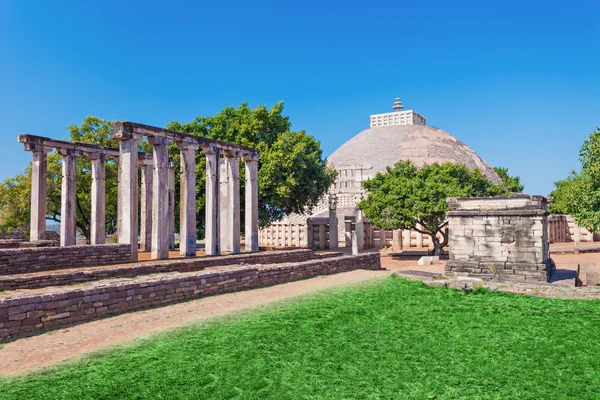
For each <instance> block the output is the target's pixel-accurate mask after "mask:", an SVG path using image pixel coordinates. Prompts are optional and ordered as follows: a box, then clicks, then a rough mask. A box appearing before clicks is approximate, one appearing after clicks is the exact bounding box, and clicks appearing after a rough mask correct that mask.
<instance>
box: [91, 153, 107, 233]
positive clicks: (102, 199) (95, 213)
mask: <svg viewBox="0 0 600 400" xmlns="http://www.w3.org/2000/svg"><path fill="white" fill-rule="evenodd" d="M87 158H88V159H89V160H90V161H91V163H92V206H91V216H90V244H104V243H106V186H105V181H104V179H105V175H106V160H105V158H104V154H100V153H88V154H87Z"/></svg>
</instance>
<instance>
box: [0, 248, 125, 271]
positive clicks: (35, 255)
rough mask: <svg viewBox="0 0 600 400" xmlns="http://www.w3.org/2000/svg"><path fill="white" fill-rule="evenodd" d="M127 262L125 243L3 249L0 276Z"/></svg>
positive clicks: (0, 258)
mask: <svg viewBox="0 0 600 400" xmlns="http://www.w3.org/2000/svg"><path fill="white" fill-rule="evenodd" d="M129 261H131V250H130V246H129V245H127V244H106V245H96V246H67V247H39V248H26V249H4V250H0V275H8V274H24V273H27V272H36V271H50V270H55V269H60V268H73V267H87V266H93V265H109V264H120V263H126V262H129Z"/></svg>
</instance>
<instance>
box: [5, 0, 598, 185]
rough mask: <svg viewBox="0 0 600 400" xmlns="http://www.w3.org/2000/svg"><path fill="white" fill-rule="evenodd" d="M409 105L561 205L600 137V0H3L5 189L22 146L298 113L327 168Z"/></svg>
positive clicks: (24, 156)
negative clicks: (94, 132)
mask: <svg viewBox="0 0 600 400" xmlns="http://www.w3.org/2000/svg"><path fill="white" fill-rule="evenodd" d="M396 96H400V97H401V98H402V100H403V101H404V103H405V105H406V106H407V108H412V109H414V110H416V111H417V112H419V113H421V114H423V115H424V116H425V117H426V118H427V121H428V124H429V125H434V126H437V127H439V128H442V129H444V130H446V131H448V132H450V133H452V134H453V135H455V136H456V137H457V138H459V139H460V140H462V141H463V142H465V143H467V144H468V145H469V146H471V147H472V148H473V149H474V150H475V151H476V152H478V153H479V154H480V155H481V156H482V157H483V158H484V159H485V160H487V161H488V163H490V164H491V165H492V166H506V167H508V168H509V169H510V171H511V172H512V173H514V174H518V175H520V176H521V178H522V180H523V182H524V183H525V189H526V191H527V192H529V193H534V194H547V193H548V192H549V191H550V190H552V188H553V182H554V181H555V180H558V179H562V178H564V177H565V176H566V175H567V174H568V172H569V171H570V170H571V169H574V168H578V166H579V161H578V149H579V147H580V145H581V143H582V142H583V141H584V140H585V139H586V138H587V135H588V134H589V133H590V132H591V131H592V130H594V129H595V127H596V125H600V1H598V0H590V1H577V0H575V1H571V2H557V1H527V0H520V1H512V0H509V1H479V0H477V1H469V2H462V1H413V2H411V1H391V2H373V1H369V2H367V1H359V2H353V1H343V2H342V1H340V2H327V1H301V2H285V1H273V2H262V1H254V2H249V1H244V2H230V1H212V2H205V1H200V2H197V1H196V2H192V1H190V2H178V1H163V2H151V1H144V2H141V1H70V2H67V1H22V0H0V126H1V128H2V129H1V131H0V135H1V138H2V145H1V146H0V158H1V159H2V160H3V162H2V163H1V164H0V165H1V168H0V178H2V179H3V178H6V177H8V176H11V175H14V174H16V173H17V172H19V171H21V170H22V169H23V168H24V167H25V166H26V164H27V162H28V161H29V160H30V158H29V157H30V156H29V154H28V153H25V152H24V151H23V148H22V146H21V145H20V144H18V143H17V142H16V136H17V134H19V133H31V134H37V135H44V136H51V137H54V138H66V137H67V135H68V132H67V126H68V125H69V124H71V123H79V122H81V121H82V120H83V118H84V117H85V116H86V115H96V116H99V117H102V118H106V119H128V120H130V121H136V122H142V123H147V124H152V125H158V126H164V125H166V124H167V123H168V122H170V121H172V120H180V121H188V120H190V119H192V118H193V117H195V116H197V115H211V114H214V113H216V112H218V111H219V110H221V109H222V108H223V107H224V106H226V105H239V104H240V103H241V102H243V101H248V102H249V104H250V105H252V106H256V105H259V104H267V105H272V104H274V103H275V102H276V101H277V100H285V102H286V113H287V114H288V115H289V116H290V118H291V121H292V123H293V128H294V129H298V130H299V129H305V130H307V131H308V132H309V133H311V134H313V135H314V136H315V137H317V138H318V139H319V140H320V141H321V143H322V145H323V148H324V152H325V155H329V154H331V152H333V151H334V150H335V149H336V148H337V147H338V146H340V145H341V144H342V143H344V142H345V141H346V140H348V139H350V138H351V137H352V136H354V135H355V134H356V133H358V132H359V131H361V130H363V129H365V128H367V127H368V116H369V115H370V114H374V113H380V112H387V111H391V109H390V107H391V105H392V103H393V99H394V97H396Z"/></svg>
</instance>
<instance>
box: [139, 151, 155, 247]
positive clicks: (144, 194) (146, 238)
mask: <svg viewBox="0 0 600 400" xmlns="http://www.w3.org/2000/svg"><path fill="white" fill-rule="evenodd" d="M140 169H141V171H142V186H141V191H140V198H141V201H140V250H142V251H147V252H150V251H152V185H153V181H154V179H153V177H154V167H153V164H152V160H144V161H143V162H142V167H141V168H140Z"/></svg>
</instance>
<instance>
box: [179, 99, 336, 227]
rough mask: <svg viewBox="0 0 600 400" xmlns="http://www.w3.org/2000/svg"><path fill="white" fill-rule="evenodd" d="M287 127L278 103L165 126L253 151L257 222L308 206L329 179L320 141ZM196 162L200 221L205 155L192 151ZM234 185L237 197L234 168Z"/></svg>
mask: <svg viewBox="0 0 600 400" xmlns="http://www.w3.org/2000/svg"><path fill="white" fill-rule="evenodd" d="M290 128H291V124H290V122H289V117H287V116H284V115H283V102H278V103H277V104H275V105H274V106H273V107H272V108H271V109H267V107H266V106H259V107H257V108H250V107H249V106H248V104H247V103H243V104H242V105H241V106H239V107H238V108H235V107H225V109H223V111H221V112H219V113H218V114H216V115H214V116H212V117H196V118H195V119H194V120H192V121H191V122H188V123H183V124H182V123H180V122H178V121H174V122H171V123H170V124H169V125H168V129H171V130H175V131H180V132H186V133H190V134H195V135H199V136H205V137H209V138H213V139H219V140H224V141H227V142H231V143H237V144H241V145H243V146H248V147H254V148H256V149H258V150H259V170H258V171H259V172H258V180H259V189H258V196H259V207H260V210H259V218H260V223H261V225H263V226H264V225H266V224H268V223H270V222H271V221H274V220H277V219H280V218H282V217H283V216H284V215H285V214H289V213H304V212H305V211H306V209H309V210H310V209H311V208H312V207H314V206H315V205H316V204H317V203H318V201H319V199H320V198H321V196H322V195H324V194H325V193H326V192H327V190H328V189H329V187H330V185H331V184H332V183H333V181H334V180H335V172H334V171H333V170H331V169H329V168H327V166H326V160H325V159H324V158H323V152H322V150H321V145H320V142H319V141H318V140H316V139H315V138H314V137H313V136H311V135H308V134H306V132H305V131H298V132H294V131H291V130H290ZM171 154H172V156H173V158H174V159H176V160H178V159H179V154H178V153H177V151H176V149H174V148H173V149H172V153H171ZM196 161H197V179H198V181H197V182H198V183H197V187H196V190H197V197H198V199H199V201H198V203H197V218H198V221H204V202H205V201H204V200H205V198H204V189H205V185H206V177H205V166H206V158H205V157H204V156H203V155H202V152H198V155H197V160H196ZM240 187H241V194H242V201H243V196H244V189H243V187H244V170H243V168H241V169H240ZM176 193H178V191H177V190H176ZM242 204H243V202H242ZM242 213H243V207H242ZM177 220H178V219H176V221H177ZM242 221H244V219H243V218H242ZM201 225H202V226H203V225H204V223H202V224H201Z"/></svg>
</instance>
